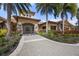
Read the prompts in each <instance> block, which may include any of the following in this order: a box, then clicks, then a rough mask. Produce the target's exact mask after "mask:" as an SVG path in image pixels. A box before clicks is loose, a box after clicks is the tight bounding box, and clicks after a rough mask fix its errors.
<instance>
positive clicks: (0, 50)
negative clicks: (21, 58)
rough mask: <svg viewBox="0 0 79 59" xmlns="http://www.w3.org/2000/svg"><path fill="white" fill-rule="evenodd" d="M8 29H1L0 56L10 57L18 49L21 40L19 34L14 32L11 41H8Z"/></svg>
mask: <svg viewBox="0 0 79 59" xmlns="http://www.w3.org/2000/svg"><path fill="white" fill-rule="evenodd" d="M6 33H7V30H6V29H0V55H9V54H11V53H12V52H13V51H14V50H15V48H16V47H17V45H18V43H19V40H20V38H21V36H20V34H19V33H18V32H12V36H11V39H10V40H6V37H5V36H6Z"/></svg>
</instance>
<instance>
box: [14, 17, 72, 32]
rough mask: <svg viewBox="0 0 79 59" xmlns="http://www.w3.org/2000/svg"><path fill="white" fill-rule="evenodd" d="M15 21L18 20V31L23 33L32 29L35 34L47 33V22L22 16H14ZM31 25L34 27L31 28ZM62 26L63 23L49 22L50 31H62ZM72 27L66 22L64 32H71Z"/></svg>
mask: <svg viewBox="0 0 79 59" xmlns="http://www.w3.org/2000/svg"><path fill="white" fill-rule="evenodd" d="M14 19H16V23H17V24H18V26H17V27H18V28H17V29H19V28H20V29H21V30H22V32H23V31H27V30H30V29H32V31H33V30H34V32H39V31H46V22H43V23H40V20H38V19H34V18H28V17H21V16H14ZM23 24H25V25H23ZM27 24H28V26H27ZM30 24H31V25H33V26H31V25H30ZM61 25H62V21H59V22H53V21H48V30H55V31H62V26H61ZM19 26H20V27H19ZM71 26H72V25H71V24H70V23H69V22H68V21H64V30H71V29H72V27H71ZM32 27H33V28H32ZM28 28H30V29H28ZM24 29H25V30H24Z"/></svg>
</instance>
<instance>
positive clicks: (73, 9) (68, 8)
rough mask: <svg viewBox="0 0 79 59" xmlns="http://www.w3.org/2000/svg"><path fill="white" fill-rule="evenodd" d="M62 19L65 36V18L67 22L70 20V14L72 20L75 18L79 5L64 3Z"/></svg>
mask: <svg viewBox="0 0 79 59" xmlns="http://www.w3.org/2000/svg"><path fill="white" fill-rule="evenodd" d="M61 5H62V6H61V7H62V8H61V18H62V21H63V22H62V31H63V34H64V18H65V19H66V20H67V19H68V14H67V13H70V14H71V19H72V17H73V16H76V13H77V5H76V4H75V3H63V4H61Z"/></svg>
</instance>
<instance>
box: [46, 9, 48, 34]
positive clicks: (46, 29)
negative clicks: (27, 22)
mask: <svg viewBox="0 0 79 59" xmlns="http://www.w3.org/2000/svg"><path fill="white" fill-rule="evenodd" d="M46 34H48V14H47V8H46Z"/></svg>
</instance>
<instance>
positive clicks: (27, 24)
mask: <svg viewBox="0 0 79 59" xmlns="http://www.w3.org/2000/svg"><path fill="white" fill-rule="evenodd" d="M14 18H15V19H16V20H17V29H20V30H21V33H22V34H29V33H36V32H38V23H39V21H40V20H38V19H33V18H27V17H22V16H14Z"/></svg>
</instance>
